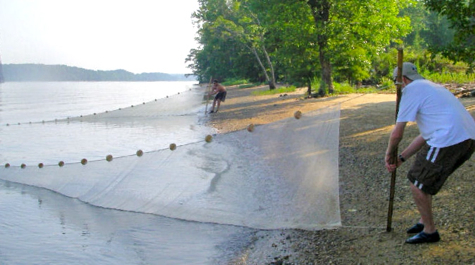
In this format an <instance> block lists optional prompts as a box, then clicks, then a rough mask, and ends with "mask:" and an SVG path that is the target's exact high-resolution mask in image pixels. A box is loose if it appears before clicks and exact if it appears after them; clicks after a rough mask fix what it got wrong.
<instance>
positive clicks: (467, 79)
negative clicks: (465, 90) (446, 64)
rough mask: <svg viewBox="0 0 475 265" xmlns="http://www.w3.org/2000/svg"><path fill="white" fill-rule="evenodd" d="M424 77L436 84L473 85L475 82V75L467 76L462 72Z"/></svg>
mask: <svg viewBox="0 0 475 265" xmlns="http://www.w3.org/2000/svg"><path fill="white" fill-rule="evenodd" d="M422 76H423V77H425V78H427V79H429V80H431V81H432V82H435V83H442V84H447V83H458V84H464V83H473V82H474V80H475V74H473V73H472V74H466V73H462V72H451V73H448V72H445V73H427V72H425V73H422Z"/></svg>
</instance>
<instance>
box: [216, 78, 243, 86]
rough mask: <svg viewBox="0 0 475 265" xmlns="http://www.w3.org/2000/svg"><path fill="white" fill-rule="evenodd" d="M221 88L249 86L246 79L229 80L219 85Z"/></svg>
mask: <svg viewBox="0 0 475 265" xmlns="http://www.w3.org/2000/svg"><path fill="white" fill-rule="evenodd" d="M221 84H222V85H223V86H236V85H244V84H249V80H247V79H234V78H229V79H227V80H226V81H224V82H223V83H221Z"/></svg>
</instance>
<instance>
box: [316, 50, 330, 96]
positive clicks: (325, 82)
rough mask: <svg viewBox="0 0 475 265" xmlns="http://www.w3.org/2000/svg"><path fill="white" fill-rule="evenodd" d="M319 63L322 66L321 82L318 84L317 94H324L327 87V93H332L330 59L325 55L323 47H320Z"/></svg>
mask: <svg viewBox="0 0 475 265" xmlns="http://www.w3.org/2000/svg"><path fill="white" fill-rule="evenodd" d="M320 65H321V66H322V83H321V84H320V88H319V91H318V92H319V94H320V96H324V95H326V92H327V89H328V93H330V94H332V93H333V81H332V65H331V63H330V60H329V59H328V57H327V56H326V53H325V50H324V48H323V47H320Z"/></svg>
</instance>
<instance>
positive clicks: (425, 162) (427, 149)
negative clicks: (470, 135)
mask: <svg viewBox="0 0 475 265" xmlns="http://www.w3.org/2000/svg"><path fill="white" fill-rule="evenodd" d="M474 151H475V140H472V139H468V140H465V141H463V142H461V143H458V144H455V145H452V146H448V147H443V148H437V147H432V146H429V145H428V144H425V145H424V146H423V147H422V149H421V150H420V151H419V152H418V153H417V156H416V161H414V164H413V165H412V167H411V169H410V170H409V173H408V174H407V178H408V179H409V181H410V182H411V183H412V184H414V186H416V187H418V188H419V189H420V190H422V191H423V192H425V193H428V194H431V195H435V194H437V192H439V190H440V189H441V188H442V186H443V185H444V183H445V181H446V180H447V178H448V177H449V176H450V174H452V173H453V172H454V171H455V170H456V169H457V168H459V167H460V166H461V165H462V164H463V163H464V162H465V161H467V160H468V159H470V157H471V156H472V154H473V152H474Z"/></svg>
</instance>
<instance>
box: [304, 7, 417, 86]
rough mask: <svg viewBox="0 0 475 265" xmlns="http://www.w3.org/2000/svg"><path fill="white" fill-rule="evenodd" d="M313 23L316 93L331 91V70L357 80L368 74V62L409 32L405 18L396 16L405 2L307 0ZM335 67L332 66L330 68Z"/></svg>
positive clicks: (342, 77)
mask: <svg viewBox="0 0 475 265" xmlns="http://www.w3.org/2000/svg"><path fill="white" fill-rule="evenodd" d="M306 2H307V4H308V5H309V7H310V9H311V11H312V14H313V17H314V20H315V24H316V30H317V36H318V50H319V56H320V64H321V68H322V76H321V77H322V84H321V87H320V89H319V93H320V94H322V95H323V94H325V93H326V89H328V91H329V92H330V93H332V89H333V84H332V82H333V80H332V74H333V73H334V72H336V73H337V75H338V76H339V77H340V79H346V80H350V81H351V80H352V81H353V82H356V83H359V82H361V81H362V80H364V79H366V78H368V77H369V73H370V71H371V69H372V61H373V59H374V58H375V57H376V56H379V54H381V53H383V52H384V51H385V48H386V47H387V46H388V45H389V44H390V43H391V42H395V41H396V42H398V41H400V38H401V37H403V36H405V35H406V34H407V33H409V30H410V27H409V25H410V24H409V19H408V18H407V17H398V13H399V8H401V7H404V5H403V4H407V2H406V1H399V2H397V3H396V2H395V1H392V0H367V1H353V0H341V1H336V0H308V1H306ZM332 68H336V69H334V70H333V69H332Z"/></svg>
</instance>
